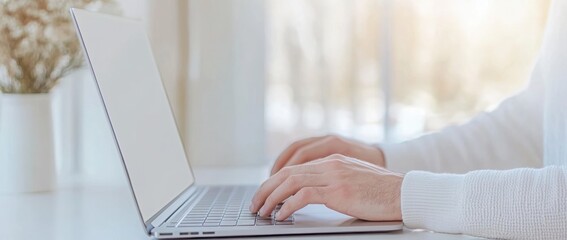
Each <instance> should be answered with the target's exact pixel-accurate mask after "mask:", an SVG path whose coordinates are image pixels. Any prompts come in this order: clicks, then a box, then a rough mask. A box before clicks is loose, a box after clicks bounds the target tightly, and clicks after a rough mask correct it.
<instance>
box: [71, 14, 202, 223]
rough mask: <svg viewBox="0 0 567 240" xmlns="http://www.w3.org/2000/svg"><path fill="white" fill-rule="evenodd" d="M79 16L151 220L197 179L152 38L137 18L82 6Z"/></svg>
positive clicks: (126, 163) (120, 146)
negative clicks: (119, 16) (175, 116)
mask: <svg viewBox="0 0 567 240" xmlns="http://www.w3.org/2000/svg"><path fill="white" fill-rule="evenodd" d="M74 16H75V21H76V23H77V26H78V30H79V33H80V35H81V38H82V41H83V44H84V46H85V49H86V52H87V55H88V59H89V61H90V64H91V67H92V69H93V72H94V75H95V78H96V81H97V85H98V88H99V91H100V94H101V96H102V100H103V104H104V105H105V109H106V112H107V114H108V118H109V121H110V123H111V126H112V131H113V133H114V136H115V139H116V143H117V146H118V149H119V151H120V154H121V157H122V159H123V161H124V166H125V167H126V170H127V173H128V177H129V180H130V184H131V186H132V189H133V192H134V196H135V198H136V202H137V205H138V208H139V211H140V214H141V216H142V219H143V221H144V222H147V221H148V220H149V219H150V218H151V217H152V216H154V215H155V214H156V213H157V212H158V211H160V210H161V209H162V208H163V207H164V206H165V205H167V204H168V203H169V202H170V201H171V200H173V199H174V198H175V197H177V196H178V195H179V194H180V193H181V192H182V191H183V190H185V189H186V188H187V187H189V186H190V185H191V184H192V183H193V182H194V178H193V175H192V173H191V169H190V166H189V163H188V161H187V157H186V154H185V151H184V148H183V144H182V142H181V138H180V135H179V132H178V130H177V126H176V123H175V119H174V117H173V113H172V111H171V108H170V105H169V102H168V98H167V95H166V92H165V89H164V87H163V84H162V81H161V78H160V74H159V71H158V69H157V65H156V63H155V61H154V58H153V56H152V51H151V48H150V43H149V40H148V38H147V35H146V33H145V31H144V28H143V26H142V24H141V23H138V22H136V21H131V20H125V19H121V18H118V17H112V16H107V15H101V14H96V13H90V12H87V11H82V10H74ZM110 140H111V139H109V141H110Z"/></svg>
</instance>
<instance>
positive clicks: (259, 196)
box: [250, 165, 325, 212]
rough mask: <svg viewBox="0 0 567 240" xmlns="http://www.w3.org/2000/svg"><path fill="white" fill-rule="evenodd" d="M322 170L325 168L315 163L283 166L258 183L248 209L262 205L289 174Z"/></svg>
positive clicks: (254, 210) (256, 209)
mask: <svg viewBox="0 0 567 240" xmlns="http://www.w3.org/2000/svg"><path fill="white" fill-rule="evenodd" d="M324 171H325V168H320V167H318V166H317V165H305V166H304V165H297V166H291V167H286V168H283V169H282V170H281V171H279V172H277V173H276V174H275V175H273V176H271V177H270V178H268V180H266V181H265V182H264V183H262V185H260V187H259V188H258V190H257V191H256V194H254V197H253V198H252V203H251V205H250V211H251V212H257V211H258V210H259V208H260V207H261V206H262V205H264V201H265V200H266V198H267V197H268V196H269V195H270V194H271V193H272V192H273V191H274V189H276V188H277V187H278V186H279V185H280V184H281V183H282V182H283V181H284V180H285V179H287V178H288V177H289V176H291V175H297V174H309V173H313V174H316V173H323V172H324Z"/></svg>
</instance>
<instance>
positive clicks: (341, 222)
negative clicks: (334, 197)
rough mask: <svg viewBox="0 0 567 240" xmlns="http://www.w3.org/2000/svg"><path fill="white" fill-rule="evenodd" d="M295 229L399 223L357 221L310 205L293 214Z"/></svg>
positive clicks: (317, 205)
mask: <svg viewBox="0 0 567 240" xmlns="http://www.w3.org/2000/svg"><path fill="white" fill-rule="evenodd" d="M294 218H295V226H297V227H326V226H335V227H338V226H341V227H348V226H376V225H389V224H392V225H399V224H400V223H399V222H371V221H364V220H359V219H356V218H353V217H350V216H347V215H345V214H342V213H339V212H336V211H334V210H331V209H329V208H327V207H325V205H323V204H310V205H307V206H306V207H304V208H303V209H301V210H299V211H297V212H296V213H295V214H294Z"/></svg>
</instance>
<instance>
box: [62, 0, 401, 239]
mask: <svg viewBox="0 0 567 240" xmlns="http://www.w3.org/2000/svg"><path fill="white" fill-rule="evenodd" d="M71 14H72V16H73V19H74V22H75V25H76V29H77V33H78V35H79V38H80V40H81V42H82V44H83V47H84V50H85V53H86V56H87V58H88V62H89V64H90V67H91V70H92V72H93V75H94V78H95V79H96V83H97V87H98V91H99V93H100V96H101V98H102V102H103V105H104V109H105V111H106V115H107V117H108V120H109V123H110V126H111V129H112V133H113V136H114V141H115V143H116V146H117V148H118V150H119V153H120V156H121V158H122V163H123V165H124V169H125V172H126V174H127V176H128V180H129V184H130V187H131V190H132V194H133V197H134V200H135V202H136V206H137V208H138V212H139V215H140V219H141V222H142V223H143V227H144V230H145V231H146V233H147V234H148V235H150V236H152V237H155V238H160V239H167V238H197V237H199V238H203V237H225V236H259V235H288V234H314V233H347V232H349V233H351V232H383V231H394V230H399V229H401V228H402V223H401V222H367V221H362V220H357V219H354V218H351V217H349V216H346V215H343V214H340V213H337V212H335V211H332V210H329V209H327V208H326V207H324V206H322V205H309V206H307V207H305V208H303V209H302V210H300V211H298V212H296V213H295V214H294V215H293V217H291V218H289V219H286V221H282V222H276V221H274V220H273V219H270V218H268V219H262V218H259V217H258V216H256V215H255V214H252V213H250V212H249V211H248V210H247V209H248V205H249V203H250V197H251V196H252V194H253V193H254V190H255V187H254V186H198V185H195V184H194V182H195V179H194V177H193V174H192V170H191V167H190V165H189V162H188V161H187V157H186V154H185V150H184V147H183V143H182V141H181V138H180V135H179V132H178V129H177V126H176V123H175V119H174V117H173V113H172V111H171V108H170V105H169V102H168V98H167V95H166V92H165V89H164V87H163V84H162V81H161V78H160V74H159V71H158V68H157V65H156V63H155V61H154V58H153V56H152V51H151V48H150V43H149V40H148V38H147V35H146V33H145V31H144V28H143V26H142V24H141V23H139V22H137V21H133V20H129V19H124V18H120V17H115V16H110V15H105V14H99V13H93V12H89V11H85V10H79V9H71ZM93 207H94V206H93Z"/></svg>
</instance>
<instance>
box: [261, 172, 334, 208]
mask: <svg viewBox="0 0 567 240" xmlns="http://www.w3.org/2000/svg"><path fill="white" fill-rule="evenodd" d="M324 177H325V175H324V174H298V175H292V176H290V177H288V178H287V179H286V180H285V181H284V182H283V183H282V184H280V185H279V186H278V187H277V188H276V189H275V190H274V191H273V192H272V193H271V194H270V195H269V196H268V197H267V198H266V201H264V205H263V206H262V208H260V211H258V213H259V214H260V216H263V217H266V216H269V215H270V213H271V212H272V211H273V210H274V208H275V207H276V205H278V204H279V203H281V202H283V201H284V200H286V199H287V198H289V197H290V196H292V195H294V194H296V193H297V192H298V191H299V190H301V189H302V188H304V187H323V186H326V185H328V183H327V182H328V181H329V179H325V178H324Z"/></svg>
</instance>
